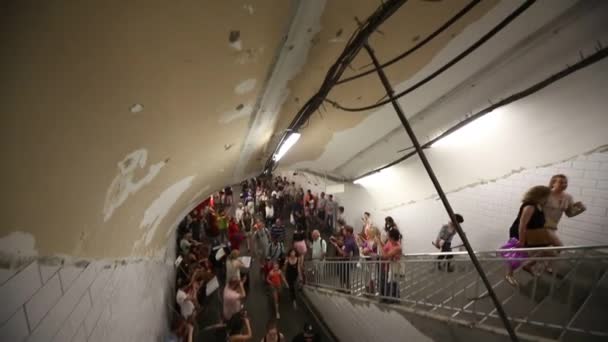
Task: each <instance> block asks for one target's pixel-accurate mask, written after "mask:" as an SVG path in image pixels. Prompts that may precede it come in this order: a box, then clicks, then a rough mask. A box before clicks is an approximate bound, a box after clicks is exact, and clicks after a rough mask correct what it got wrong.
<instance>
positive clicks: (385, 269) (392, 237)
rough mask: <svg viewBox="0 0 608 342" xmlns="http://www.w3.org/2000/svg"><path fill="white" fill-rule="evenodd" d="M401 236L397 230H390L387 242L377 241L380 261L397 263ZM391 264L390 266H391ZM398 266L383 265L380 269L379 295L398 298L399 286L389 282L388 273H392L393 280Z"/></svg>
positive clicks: (396, 264) (395, 264)
mask: <svg viewBox="0 0 608 342" xmlns="http://www.w3.org/2000/svg"><path fill="white" fill-rule="evenodd" d="M400 238H401V234H400V233H399V231H398V230H397V229H391V230H390V231H389V232H388V241H387V242H386V243H382V241H381V240H380V239H378V243H379V244H380V246H382V256H381V259H382V260H387V261H398V260H400V259H401V254H402V253H401V252H402V249H401V242H400V241H399V239H400ZM391 264H392V265H391ZM399 268H400V265H399V264H398V263H389V262H386V263H383V264H382V266H381V268H380V294H381V295H382V296H385V297H395V298H399V286H398V283H397V282H395V281H390V280H389V272H391V273H392V278H393V279H394V278H395V273H397V272H398V270H399Z"/></svg>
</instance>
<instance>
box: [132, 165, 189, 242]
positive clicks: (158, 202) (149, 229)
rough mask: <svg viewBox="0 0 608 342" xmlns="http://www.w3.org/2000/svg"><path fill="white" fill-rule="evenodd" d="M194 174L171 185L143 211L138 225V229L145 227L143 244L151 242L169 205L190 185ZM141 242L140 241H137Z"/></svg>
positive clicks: (169, 208)
mask: <svg viewBox="0 0 608 342" xmlns="http://www.w3.org/2000/svg"><path fill="white" fill-rule="evenodd" d="M194 177H195V176H189V177H186V178H184V179H182V180H180V181H179V182H177V183H175V184H173V185H171V186H170V187H168V188H167V189H166V190H165V191H163V192H162V193H161V194H160V196H159V197H158V198H157V199H155V200H154V202H152V204H150V206H149V207H148V209H146V211H145V212H144V217H143V219H142V221H141V224H140V225H139V228H140V229H145V230H146V232H145V234H144V236H143V239H144V243H145V245H146V246H147V245H149V244H150V242H152V238H153V237H154V233H155V232H156V229H157V228H158V226H159V225H160V224H161V222H162V220H163V218H165V216H166V215H167V214H168V213H169V211H170V210H171V207H173V205H174V204H175V202H177V200H178V199H179V197H180V196H181V195H182V194H183V193H184V192H185V191H186V190H188V188H189V187H190V185H192V181H193V180H194ZM139 243H141V241H140V242H139Z"/></svg>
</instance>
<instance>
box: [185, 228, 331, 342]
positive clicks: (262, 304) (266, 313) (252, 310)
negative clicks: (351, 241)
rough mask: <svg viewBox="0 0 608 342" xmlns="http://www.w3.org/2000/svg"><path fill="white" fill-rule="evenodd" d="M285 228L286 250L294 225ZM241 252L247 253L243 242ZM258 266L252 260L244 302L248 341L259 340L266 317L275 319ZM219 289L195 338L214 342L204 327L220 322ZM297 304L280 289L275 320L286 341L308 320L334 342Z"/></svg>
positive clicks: (321, 334) (323, 337)
mask: <svg viewBox="0 0 608 342" xmlns="http://www.w3.org/2000/svg"><path fill="white" fill-rule="evenodd" d="M286 230H287V231H286V241H285V248H286V249H287V250H289V246H291V237H292V234H293V228H291V227H288V228H287V229H286ZM243 245H244V244H243ZM242 255H250V254H249V253H248V251H247V247H246V246H245V245H244V249H243V253H242ZM259 269H260V264H259V262H258V261H257V260H254V261H253V262H252V265H251V272H250V277H251V278H250V289H249V293H248V297H247V300H246V302H245V309H246V310H247V312H248V314H249V317H250V322H251V325H252V326H251V330H252V333H253V338H252V339H251V341H261V340H262V339H263V337H264V334H265V332H266V324H267V323H268V321H269V320H271V319H272V318H274V308H273V304H272V300H271V298H270V295H269V293H268V292H267V288H266V286H265V281H264V280H263V279H262V275H261V274H260V272H259ZM220 290H221V289H219V290H218V291H216V292H215V293H214V294H212V295H211V297H212V298H211V300H210V303H209V305H208V306H207V309H206V312H205V313H203V314H202V315H201V316H200V320H199V333H198V334H196V336H195V340H196V341H200V342H202V341H205V342H208V341H215V338H214V336H213V335H212V333H210V332H209V331H203V328H204V327H207V326H210V325H212V324H216V323H218V322H219V321H220V310H221V304H220V301H219V294H220V293H221V292H220ZM297 305H298V307H297V309H294V308H293V305H292V303H291V300H290V298H289V292H288V290H287V289H283V291H282V293H281V297H280V313H281V319H280V320H279V321H278V325H279V330H280V331H281V333H283V335H284V336H285V338H286V340H287V341H291V340H292V339H293V338H294V337H295V336H296V335H297V334H299V333H300V332H301V331H302V330H303V328H304V324H305V323H310V324H312V326H313V327H314V329H315V331H316V332H317V333H319V334H320V336H321V340H322V341H333V339H332V338H330V337H328V336H326V335H325V334H324V333H323V330H322V329H321V328H320V327H319V325H318V324H317V322H316V320H315V319H314V317H313V316H312V314H311V313H310V312H309V311H308V309H307V308H306V306H305V305H304V303H303V302H302V301H301V299H298V301H297ZM218 341H219V340H218ZM222 342H223V340H222Z"/></svg>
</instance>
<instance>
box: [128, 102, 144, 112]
mask: <svg viewBox="0 0 608 342" xmlns="http://www.w3.org/2000/svg"><path fill="white" fill-rule="evenodd" d="M129 110H130V111H131V113H139V112H141V111H143V110H144V106H143V105H141V104H139V103H136V104H134V105H133V106H131V108H130V109H129Z"/></svg>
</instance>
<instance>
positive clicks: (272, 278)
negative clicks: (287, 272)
mask: <svg viewBox="0 0 608 342" xmlns="http://www.w3.org/2000/svg"><path fill="white" fill-rule="evenodd" d="M281 280H282V281H283V283H284V284H285V287H287V288H289V284H287V280H286V279H285V276H284V275H283V272H281V268H280V267H279V263H278V262H274V263H273V265H272V270H271V271H270V272H268V275H267V276H266V282H267V283H268V285H270V288H271V290H272V297H273V300H274V310H275V312H276V317H277V319H280V318H281V314H280V313H279V292H280V291H281Z"/></svg>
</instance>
